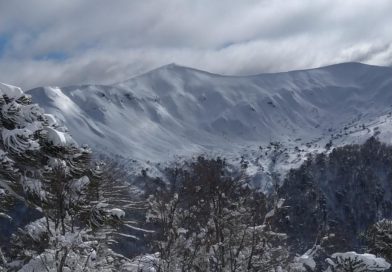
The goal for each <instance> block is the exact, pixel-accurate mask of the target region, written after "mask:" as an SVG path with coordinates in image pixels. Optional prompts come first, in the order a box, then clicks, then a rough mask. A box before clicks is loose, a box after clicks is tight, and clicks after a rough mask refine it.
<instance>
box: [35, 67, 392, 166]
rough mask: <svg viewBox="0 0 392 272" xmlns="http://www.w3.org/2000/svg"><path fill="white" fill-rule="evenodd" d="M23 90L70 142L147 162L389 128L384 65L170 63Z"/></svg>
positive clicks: (390, 100) (349, 137)
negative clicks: (101, 79)
mask: <svg viewBox="0 0 392 272" xmlns="http://www.w3.org/2000/svg"><path fill="white" fill-rule="evenodd" d="M29 93H30V94H31V95H32V96H33V99H34V101H35V102H37V103H39V104H40V105H41V106H42V107H43V108H45V110H46V111H47V112H49V113H52V114H55V115H56V116H58V117H59V118H60V119H61V120H62V121H63V122H64V123H66V125H67V127H68V128H69V129H70V131H71V133H72V134H73V136H74V138H75V139H76V140H77V141H78V142H80V143H87V144H89V145H91V146H92V147H94V148H95V149H97V150H99V151H101V152H104V153H107V154H116V155H120V156H122V157H124V158H134V159H138V160H151V161H155V162H158V161H164V160H167V159H172V158H173V156H174V155H189V154H194V153H199V152H215V153H218V154H220V153H223V154H225V155H227V154H238V153H241V152H242V153H244V152H247V151H246V150H257V147H259V146H261V147H263V146H267V145H268V144H269V143H270V142H271V141H273V142H278V141H279V142H281V143H283V145H284V146H287V148H288V149H292V150H294V148H295V147H297V148H298V146H299V147H301V148H302V147H304V148H305V149H306V151H311V150H314V149H320V148H324V146H325V144H326V143H328V142H329V141H330V140H332V141H333V144H334V145H340V144H345V143H355V142H361V141H363V140H365V139H366V138H368V137H370V136H372V135H374V134H375V133H376V134H378V133H381V134H380V135H379V137H381V138H382V139H385V140H388V139H389V138H390V135H391V131H392V129H391V123H390V117H391V112H392V68H390V67H377V66H369V65H364V64H360V63H344V64H338V65H332V66H327V67H322V68H318V69H311V70H304V71H293V72H287V73H276V74H261V75H255V76H246V77H234V76H220V75H215V74H210V73H207V72H203V71H198V70H195V69H191V68H186V67H181V66H177V65H174V64H171V65H167V66H164V67H161V68H158V69H156V70H153V71H151V72H149V73H146V74H144V75H141V76H138V77H135V78H132V79H130V80H128V81H125V82H122V83H118V84H114V85H110V86H102V85H86V86H71V87H64V88H58V87H43V88H36V89H33V90H30V91H29ZM388 141H389V140H388ZM286 157H287V158H286V160H287V162H294V161H295V160H294V159H295V158H294V157H293V155H292V154H291V153H290V154H287V153H286ZM288 158H291V159H290V160H289V159H288Z"/></svg>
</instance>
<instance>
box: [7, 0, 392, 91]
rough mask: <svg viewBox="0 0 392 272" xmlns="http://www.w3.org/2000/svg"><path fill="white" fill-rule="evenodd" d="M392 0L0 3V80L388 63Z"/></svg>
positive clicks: (23, 82)
mask: <svg viewBox="0 0 392 272" xmlns="http://www.w3.org/2000/svg"><path fill="white" fill-rule="evenodd" d="M391 14H392V1H390V0H345V1H342V0H325V1H324V0H257V1H256V0H138V1H136V0H135V1H134V0H112V1H110V0H29V1H25V0H12V1H10V0H0V81H1V82H6V83H10V84H14V85H18V86H22V87H23V88H26V89H28V88H32V87H36V86H42V85H59V86H64V85H73V84H82V83H103V84H107V83H112V82H118V81H121V80H125V79H128V78H130V77H132V76H135V75H137V74H140V73H143V72H146V71H148V70H151V69H154V68H156V67H158V66H162V65H164V64H168V63H173V62H174V63H177V64H179V65H184V66H190V67H194V68H198V69H202V70H207V71H210V72H215V73H221V74H234V75H244V74H257V73H263V72H277V71H287V70H294V69H304V68H311V67H318V66H323V65H327V64H333V63H340V62H347V61H359V62H364V63H369V64H376V65H391V64H392V16H391Z"/></svg>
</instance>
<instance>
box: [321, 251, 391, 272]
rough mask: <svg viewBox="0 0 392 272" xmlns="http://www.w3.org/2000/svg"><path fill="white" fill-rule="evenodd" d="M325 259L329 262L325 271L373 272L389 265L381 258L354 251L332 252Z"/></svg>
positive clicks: (384, 268)
mask: <svg viewBox="0 0 392 272" xmlns="http://www.w3.org/2000/svg"><path fill="white" fill-rule="evenodd" d="M326 261H327V263H328V264H329V267H328V270H327V271H332V272H372V271H373V272H374V271H385V270H387V269H389V268H390V267H391V265H390V264H389V263H388V262H386V261H385V260H384V259H383V258H377V257H376V256H375V255H372V254H366V253H365V254H358V253H356V252H345V253H334V254H332V256H331V258H328V259H327V260H326Z"/></svg>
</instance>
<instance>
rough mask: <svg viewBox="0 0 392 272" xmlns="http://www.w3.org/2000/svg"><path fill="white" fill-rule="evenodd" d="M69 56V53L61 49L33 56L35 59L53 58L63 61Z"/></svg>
mask: <svg viewBox="0 0 392 272" xmlns="http://www.w3.org/2000/svg"><path fill="white" fill-rule="evenodd" d="M68 58H69V54H67V53H65V52H61V51H54V52H48V53H45V54H43V55H39V56H36V57H34V59H35V60H54V61H65V60H67V59H68Z"/></svg>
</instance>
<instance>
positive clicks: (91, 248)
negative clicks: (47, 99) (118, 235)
mask: <svg viewBox="0 0 392 272" xmlns="http://www.w3.org/2000/svg"><path fill="white" fill-rule="evenodd" d="M0 130H1V133H0V163H1V166H2V167H1V168H0V193H1V194H0V200H4V199H5V198H11V199H14V200H17V201H22V202H24V203H25V204H26V205H28V206H30V207H32V208H35V209H37V210H38V211H39V212H40V213H41V214H42V218H41V219H39V220H36V221H34V222H31V223H30V224H28V225H27V226H25V227H23V228H20V229H19V230H18V232H16V233H14V235H13V237H12V246H11V248H10V249H9V250H8V251H9V252H8V253H7V254H6V255H7V257H8V259H7V258H6V257H4V254H3V253H2V252H0V253H1V256H0V257H1V258H2V260H1V261H2V263H3V265H4V266H6V267H8V269H21V270H20V271H90V270H91V271H99V270H105V271H110V270H113V271H115V270H117V269H118V268H119V266H121V265H122V263H121V262H122V261H123V260H124V258H123V257H121V256H118V255H117V254H115V253H114V252H112V251H111V250H110V249H109V248H108V246H107V241H108V239H109V237H108V236H107V234H108V232H107V231H105V232H102V231H101V232H99V230H100V229H102V228H106V226H107V225H108V224H112V223H118V222H120V221H121V220H122V218H123V217H124V215H125V214H124V211H122V210H120V209H118V208H116V207H114V206H113V205H112V204H111V203H109V202H108V201H107V199H105V198H104V197H101V196H100V195H99V193H97V192H98V191H99V190H97V189H96V188H97V184H101V183H102V184H104V183H105V180H104V178H105V177H104V175H103V174H102V172H101V171H99V167H93V168H92V167H90V166H91V164H92V163H91V151H90V149H89V148H88V147H87V146H82V147H80V146H78V145H77V143H76V142H75V141H74V140H73V139H72V137H71V136H70V135H69V133H68V131H67V129H66V128H65V127H63V126H61V125H60V124H59V123H58V122H57V120H56V118H54V117H53V116H51V115H48V114H45V113H44V112H43V110H42V109H41V108H40V107H39V106H38V105H36V104H32V101H31V98H30V96H29V95H27V94H25V93H23V91H22V90H21V89H20V88H17V87H13V86H9V85H5V84H0ZM92 181H93V182H92ZM91 191H95V192H96V194H95V195H93V196H91V195H90V194H89V193H91ZM111 192H112V191H111ZM0 203H2V201H0ZM2 208H3V206H2ZM0 209H1V208H0ZM2 214H5V213H3V212H2ZM98 234H99V235H98Z"/></svg>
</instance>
